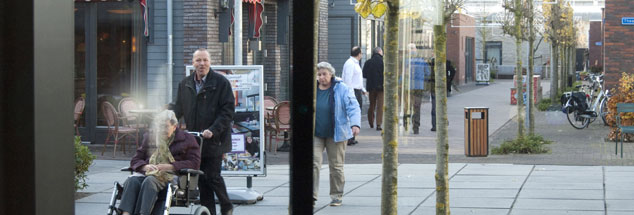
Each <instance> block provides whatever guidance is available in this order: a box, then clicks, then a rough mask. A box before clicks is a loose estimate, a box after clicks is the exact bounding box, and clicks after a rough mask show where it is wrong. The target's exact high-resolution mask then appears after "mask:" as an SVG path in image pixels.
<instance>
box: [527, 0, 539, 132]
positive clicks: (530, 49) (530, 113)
mask: <svg viewBox="0 0 634 215" xmlns="http://www.w3.org/2000/svg"><path fill="white" fill-rule="evenodd" d="M527 4H528V8H529V9H528V11H529V13H532V14H529V15H528V16H529V17H528V31H529V35H528V74H527V76H528V82H527V84H526V87H528V89H527V90H526V92H528V96H527V98H528V134H530V135H533V134H535V114H534V113H535V112H534V109H535V108H534V104H533V103H534V102H535V100H533V97H534V96H533V94H535V93H537V92H534V88H533V69H534V65H533V64H534V63H535V60H534V59H533V58H534V57H535V50H533V46H534V43H535V29H534V26H533V16H534V12H533V0H528V2H527ZM538 87H539V86H538ZM537 90H539V89H537ZM538 92H539V91H538Z"/></svg>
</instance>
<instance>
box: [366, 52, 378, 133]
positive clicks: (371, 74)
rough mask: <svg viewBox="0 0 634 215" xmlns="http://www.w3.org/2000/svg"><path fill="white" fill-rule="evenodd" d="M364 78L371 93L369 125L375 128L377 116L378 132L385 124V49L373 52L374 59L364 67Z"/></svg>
mask: <svg viewBox="0 0 634 215" xmlns="http://www.w3.org/2000/svg"><path fill="white" fill-rule="evenodd" d="M363 77H364V78H365V79H366V87H365V88H366V89H367V90H368V91H369V92H370V98H369V99H370V108H368V123H370V128H373V127H374V125H375V124H374V123H375V121H374V119H375V118H374V117H375V115H376V130H381V125H382V123H383V49H381V47H376V48H374V50H372V58H370V60H368V61H366V62H365V64H364V65H363Z"/></svg>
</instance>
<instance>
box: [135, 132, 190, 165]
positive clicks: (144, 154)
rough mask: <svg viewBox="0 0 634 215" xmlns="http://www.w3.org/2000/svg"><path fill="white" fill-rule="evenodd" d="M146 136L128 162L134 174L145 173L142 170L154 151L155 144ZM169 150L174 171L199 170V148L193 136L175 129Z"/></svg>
mask: <svg viewBox="0 0 634 215" xmlns="http://www.w3.org/2000/svg"><path fill="white" fill-rule="evenodd" d="M148 136H149V135H148V134H145V135H143V142H142V143H141V147H139V148H138V149H137V150H136V154H135V155H134V157H132V160H131V161H130V168H132V169H133V170H134V171H136V172H141V173H145V172H144V171H143V170H142V168H143V166H145V165H146V164H148V163H150V162H149V160H150V157H151V156H152V153H154V150H156V144H155V143H154V142H153V141H150V138H148ZM169 149H170V152H171V153H172V156H174V160H175V161H174V162H173V163H172V165H173V166H174V169H175V170H176V171H178V170H180V169H199V168H200V148H199V147H198V143H197V142H196V138H194V136H193V135H191V134H188V133H187V132H184V131H181V130H180V129H176V131H175V132H174V140H173V141H172V143H171V144H170V146H169Z"/></svg>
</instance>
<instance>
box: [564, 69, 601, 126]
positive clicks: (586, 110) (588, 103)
mask: <svg viewBox="0 0 634 215" xmlns="http://www.w3.org/2000/svg"><path fill="white" fill-rule="evenodd" d="M595 91H598V92H599V94H598V95H597V96H596V98H595V97H594V96H593V94H594V92H595ZM608 95H609V91H608V90H603V75H600V76H593V77H592V88H591V92H590V94H588V93H585V92H566V93H564V94H563V95H562V98H561V101H562V104H563V107H562V111H563V112H564V113H565V114H566V116H567V118H568V122H569V123H570V125H572V127H574V128H576V129H584V128H587V127H588V126H589V125H590V123H592V122H594V120H596V118H597V117H598V116H600V117H601V119H602V120H603V123H604V124H605V125H607V121H606V119H605V118H606V116H607V114H608V111H607V102H608V99H609V96H608ZM597 111H598V112H597Z"/></svg>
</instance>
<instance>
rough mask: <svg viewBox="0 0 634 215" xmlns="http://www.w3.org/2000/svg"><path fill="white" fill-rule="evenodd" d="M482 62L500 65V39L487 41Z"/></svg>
mask: <svg viewBox="0 0 634 215" xmlns="http://www.w3.org/2000/svg"><path fill="white" fill-rule="evenodd" d="M484 62H485V63H489V62H492V63H495V64H496V65H502V41H487V43H486V50H485V51H484Z"/></svg>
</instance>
